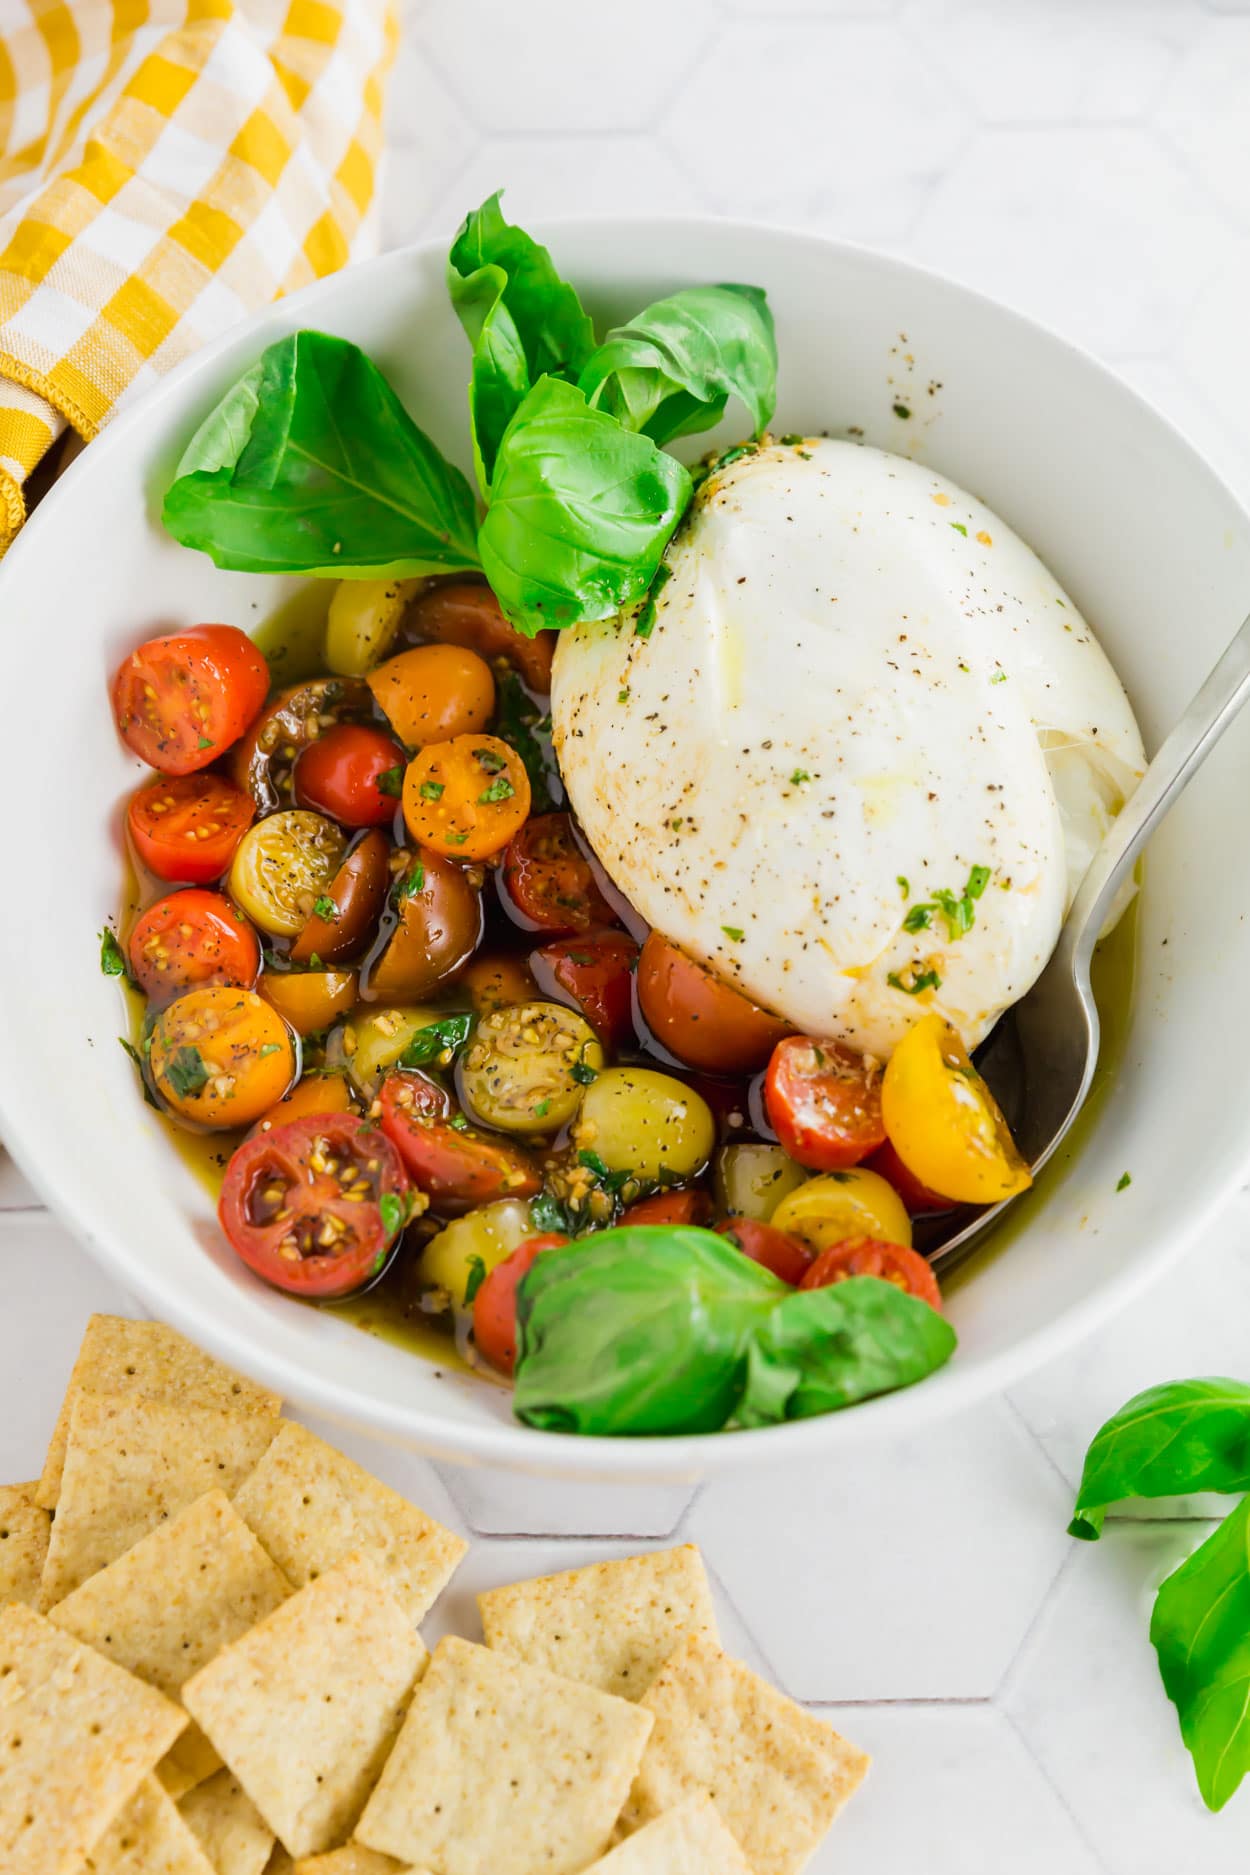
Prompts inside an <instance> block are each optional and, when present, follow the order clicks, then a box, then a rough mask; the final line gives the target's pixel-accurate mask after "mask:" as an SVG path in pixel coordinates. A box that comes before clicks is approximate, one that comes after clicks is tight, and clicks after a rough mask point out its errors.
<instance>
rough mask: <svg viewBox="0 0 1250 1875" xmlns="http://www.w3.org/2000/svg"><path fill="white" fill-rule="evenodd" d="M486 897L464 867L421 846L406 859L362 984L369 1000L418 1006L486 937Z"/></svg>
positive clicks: (452, 973)
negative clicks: (483, 901) (484, 918)
mask: <svg viewBox="0 0 1250 1875" xmlns="http://www.w3.org/2000/svg"><path fill="white" fill-rule="evenodd" d="M482 921H483V912H482V894H481V890H480V887H479V886H478V884H477V883H475V881H474V880H473V879H472V878H471V877H470V876H469V874H468V873H467V872H466V871H465V869H464V868H463V867H462V866H455V865H453V864H452V862H451V861H450V860H448V859H444V858H443V856H442V854H441V853H432V852H431V851H430V850H429V848H428V847H422V848H420V849H418V851H417V852H415V853H413V854H411V855H409V856H408V857H407V864H406V867H405V870H404V871H403V872H401V873H400V874H399V875H398V877H397V878H396V881H395V885H394V887H393V889H392V892H391V899H390V903H389V904H388V906H387V908H386V913H385V915H384V917H383V919H382V929H381V932H380V933H379V936H378V944H377V948H376V949H375V950H374V951H372V952H371V954H370V957H369V960H368V962H367V964H366V966H365V971H364V977H363V980H362V983H361V990H360V993H361V996H362V997H363V999H364V1001H365V1002H387V1003H419V1002H422V1001H423V1000H424V999H425V998H426V997H427V996H431V995H433V993H434V991H435V990H436V989H438V988H439V987H440V986H441V985H442V984H444V983H449V982H450V981H451V979H452V978H453V977H454V976H455V975H456V973H457V971H459V970H460V969H461V968H462V967H463V966H464V965H465V964H466V963H467V962H468V961H469V959H470V957H472V955H473V953H474V951H475V950H476V949H477V947H478V945H479V943H480V942H481V938H482Z"/></svg>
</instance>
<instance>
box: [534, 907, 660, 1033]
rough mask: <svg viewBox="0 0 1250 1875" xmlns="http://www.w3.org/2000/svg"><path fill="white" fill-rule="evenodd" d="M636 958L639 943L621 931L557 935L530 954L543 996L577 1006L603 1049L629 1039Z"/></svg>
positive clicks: (631, 1031) (632, 1015)
mask: <svg viewBox="0 0 1250 1875" xmlns="http://www.w3.org/2000/svg"><path fill="white" fill-rule="evenodd" d="M637 962H638V946H637V945H636V944H635V942H634V940H633V938H632V937H630V936H628V934H627V933H626V932H624V931H590V932H587V933H586V935H585V936H584V937H575V938H559V939H557V940H556V942H555V943H554V944H544V945H542V947H541V948H540V949H539V950H536V951H531V953H530V969H531V970H532V971H533V973H534V980H535V982H536V983H537V984H538V987H539V989H540V990H541V991H542V993H543V995H544V996H550V997H552V998H554V1000H555V1001H557V1002H566V1003H571V1004H572V1005H573V1007H574V1008H575V1009H580V1010H581V1012H582V1014H583V1015H584V1016H585V1018H586V1020H587V1022H589V1024H590V1026H591V1028H592V1029H594V1030H595V1031H596V1033H597V1034H598V1036H599V1038H600V1040H601V1041H602V1042H603V1044H604V1046H605V1048H608V1049H616V1048H621V1047H623V1046H624V1044H625V1043H626V1042H628V1041H632V1039H633V1034H634V1014H633V982H634V979H633V971H634V967H635V965H636V964H637Z"/></svg>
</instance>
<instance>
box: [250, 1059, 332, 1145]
mask: <svg viewBox="0 0 1250 1875" xmlns="http://www.w3.org/2000/svg"><path fill="white" fill-rule="evenodd" d="M351 1111H352V1093H351V1088H350V1087H349V1086H348V1085H347V1076H346V1075H344V1074H308V1075H305V1077H304V1079H303V1080H302V1081H297V1082H296V1084H295V1086H294V1087H293V1088H292V1089H291V1091H290V1093H289V1094H284V1095H283V1096H282V1099H281V1100H279V1101H277V1102H275V1104H274V1105H273V1106H272V1107H270V1109H269V1111H268V1113H264V1114H262V1115H261V1117H260V1119H259V1120H257V1122H256V1124H255V1126H254V1127H253V1128H252V1130H251V1132H250V1133H249V1134H248V1138H249V1139H253V1138H255V1136H256V1134H257V1133H272V1131H273V1129H274V1127H275V1126H285V1125H286V1123H287V1121H288V1120H303V1119H306V1118H307V1116H308V1115H309V1114H310V1113H351Z"/></svg>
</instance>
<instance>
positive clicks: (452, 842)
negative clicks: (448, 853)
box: [443, 833, 469, 846]
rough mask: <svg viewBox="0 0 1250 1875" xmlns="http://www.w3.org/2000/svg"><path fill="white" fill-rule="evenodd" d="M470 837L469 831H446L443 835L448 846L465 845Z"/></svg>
mask: <svg viewBox="0 0 1250 1875" xmlns="http://www.w3.org/2000/svg"><path fill="white" fill-rule="evenodd" d="M468 837H469V836H468V834H467V833H445V834H444V835H443V838H444V840H446V842H447V844H448V846H463V845H464V843H465V841H466V840H467V839H468Z"/></svg>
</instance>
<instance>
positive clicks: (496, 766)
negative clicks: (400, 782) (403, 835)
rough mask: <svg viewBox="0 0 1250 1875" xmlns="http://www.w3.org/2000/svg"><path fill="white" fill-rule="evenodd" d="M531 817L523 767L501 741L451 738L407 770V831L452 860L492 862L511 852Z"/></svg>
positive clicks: (427, 751) (433, 745) (434, 745)
mask: <svg viewBox="0 0 1250 1875" xmlns="http://www.w3.org/2000/svg"><path fill="white" fill-rule="evenodd" d="M529 811H530V778H529V776H528V775H527V774H526V772H525V764H524V762H522V760H521V758H520V756H519V755H518V754H517V753H516V751H515V749H511V748H509V747H508V744H507V743H506V742H501V741H500V740H499V738H498V736H478V735H473V736H453V737H452V739H451V741H450V742H434V743H431V744H430V746H429V747H428V748H424V749H422V750H421V752H420V754H419V755H417V756H416V757H415V759H414V760H413V761H411V762H410V763H409V764H408V773H407V774H406V775H405V777H404V819H405V821H406V822H407V823H408V831H409V833H410V834H411V835H412V837H413V839H414V840H419V841H420V842H421V844H422V845H423V846H431V847H433V848H434V850H435V852H437V853H445V854H446V855H447V857H448V858H449V859H488V858H489V857H490V855H491V854H492V853H498V852H499V851H500V850H501V849H502V848H503V847H505V846H507V844H508V842H509V840H510V839H511V838H512V836H513V834H515V833H516V832H518V831H519V829H520V828H521V827H522V826H523V825H524V824H525V820H526V817H527V815H528V814H529Z"/></svg>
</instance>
